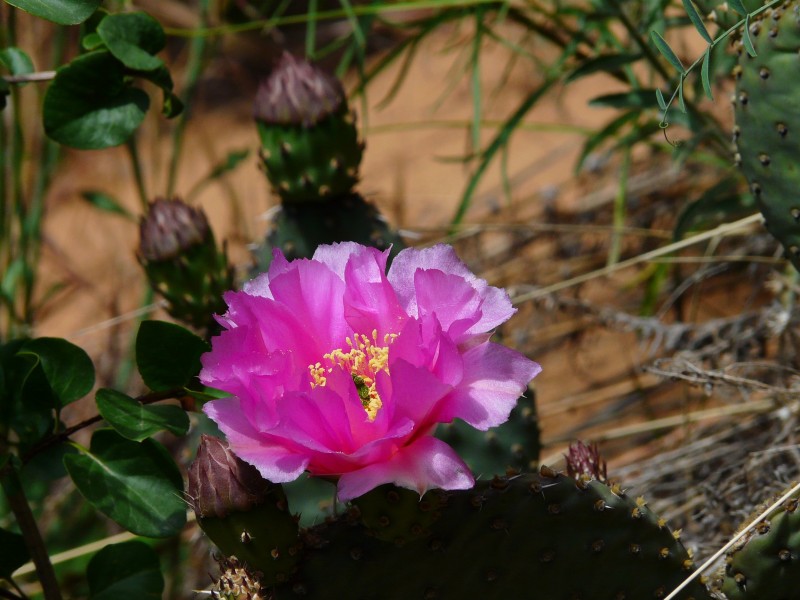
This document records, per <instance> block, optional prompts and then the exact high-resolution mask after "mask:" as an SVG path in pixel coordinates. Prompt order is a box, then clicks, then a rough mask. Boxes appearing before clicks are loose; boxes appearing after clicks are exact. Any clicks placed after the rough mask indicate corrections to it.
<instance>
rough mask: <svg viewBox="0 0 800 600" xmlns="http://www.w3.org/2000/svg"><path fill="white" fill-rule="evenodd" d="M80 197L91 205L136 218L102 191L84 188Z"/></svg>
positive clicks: (131, 218) (129, 217)
mask: <svg viewBox="0 0 800 600" xmlns="http://www.w3.org/2000/svg"><path fill="white" fill-rule="evenodd" d="M81 198H83V199H84V200H86V201H87V202H88V203H89V204H91V205H92V206H94V207H96V208H98V209H100V210H102V211H105V212H108V213H112V214H116V215H120V216H123V217H126V218H128V219H130V220H134V221H135V220H136V218H135V217H134V216H133V214H131V212H130V211H128V210H127V209H126V208H125V207H123V206H122V205H121V204H120V203H119V202H117V201H116V200H115V199H114V198H112V197H111V196H109V195H108V194H105V193H103V192H96V191H92V190H86V191H85V192H81Z"/></svg>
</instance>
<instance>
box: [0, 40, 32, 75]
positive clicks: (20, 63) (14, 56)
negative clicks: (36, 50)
mask: <svg viewBox="0 0 800 600" xmlns="http://www.w3.org/2000/svg"><path fill="white" fill-rule="evenodd" d="M0 63H2V64H3V66H4V67H5V68H6V69H8V72H9V73H11V74H12V75H27V74H28V73H33V61H32V60H31V57H30V56H28V55H27V54H25V53H24V52H23V51H22V50H20V49H19V48H16V47H13V46H12V47H10V48H3V49H2V50H0Z"/></svg>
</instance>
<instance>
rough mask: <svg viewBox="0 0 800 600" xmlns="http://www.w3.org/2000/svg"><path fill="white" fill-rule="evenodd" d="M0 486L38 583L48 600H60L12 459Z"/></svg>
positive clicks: (34, 520) (0, 473) (4, 467)
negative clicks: (31, 562) (34, 568)
mask: <svg viewBox="0 0 800 600" xmlns="http://www.w3.org/2000/svg"><path fill="white" fill-rule="evenodd" d="M0 484H1V485H2V487H3V491H4V492H5V494H6V499H7V500H8V505H9V506H10V507H11V511H12V512H13V513H14V517H15V518H16V520H17V525H18V526H19V529H20V531H21V532H22V537H23V539H24V540H25V546H26V547H27V549H28V553H29V554H30V556H31V560H32V561H33V564H34V565H35V566H36V574H37V575H38V577H39V583H40V584H41V585H42V592H43V594H44V597H45V600H61V591H60V590H59V587H58V580H57V579H56V573H55V570H54V569H53V564H52V563H51V562H50V556H49V555H48V553H47V548H46V547H45V545H44V539H43V538H42V533H41V532H40V531H39V527H38V526H37V525H36V519H35V518H34V516H33V511H32V510H31V507H30V504H29V503H28V499H27V498H26V497H25V491H24V490H23V489H22V482H21V481H20V479H19V474H18V473H17V467H16V466H15V465H14V464H12V461H11V459H8V461H7V462H6V464H5V465H4V466H3V468H2V470H0Z"/></svg>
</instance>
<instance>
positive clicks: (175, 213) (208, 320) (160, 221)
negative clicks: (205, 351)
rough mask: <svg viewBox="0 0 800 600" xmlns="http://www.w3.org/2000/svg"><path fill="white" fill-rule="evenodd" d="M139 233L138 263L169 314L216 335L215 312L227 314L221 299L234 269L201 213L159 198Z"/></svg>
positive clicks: (174, 201)
mask: <svg viewBox="0 0 800 600" xmlns="http://www.w3.org/2000/svg"><path fill="white" fill-rule="evenodd" d="M139 232H140V243H139V252H138V255H139V262H140V263H141V264H142V266H143V267H144V270H145V272H146V273H147V278H148V280H149V282H150V285H151V286H152V287H153V289H154V290H156V291H157V292H158V293H159V294H161V295H162V296H163V297H164V299H165V300H166V301H167V312H169V314H171V315H172V316H173V317H175V318H176V319H180V320H182V321H185V322H187V323H189V324H190V325H192V326H194V327H196V328H198V329H205V330H206V331H207V332H208V333H212V332H215V331H216V328H217V324H216V321H215V320H214V313H219V314H222V313H224V312H225V303H224V302H223V300H222V294H223V293H225V292H226V291H227V290H229V289H230V288H232V287H233V269H232V268H231V267H230V266H229V265H228V258H227V256H226V254H225V250H224V249H223V250H219V249H217V245H216V242H215V241H214V234H213V233H212V231H211V228H210V227H209V225H208V219H207V218H206V215H205V213H203V211H202V210H200V209H197V208H193V207H191V206H189V205H188V204H185V203H183V202H181V201H180V200H177V199H175V200H164V199H157V200H155V201H154V202H152V203H151V204H150V207H149V210H148V211H147V214H146V215H145V216H144V217H142V220H141V223H140V226H139Z"/></svg>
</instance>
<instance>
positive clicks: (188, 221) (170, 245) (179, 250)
mask: <svg viewBox="0 0 800 600" xmlns="http://www.w3.org/2000/svg"><path fill="white" fill-rule="evenodd" d="M209 231H210V229H209V226H208V219H207V218H206V215H205V213H204V212H203V211H202V210H199V209H197V208H193V207H191V206H189V205H188V204H185V203H183V202H181V201H180V200H177V199H176V200H165V199H163V198H158V199H156V200H155V201H154V202H152V203H151V204H150V210H148V212H147V215H146V216H144V217H142V220H141V222H140V224H139V233H140V245H139V253H140V254H141V256H142V258H144V259H146V260H148V261H162V260H169V259H171V258H175V257H176V256H179V255H181V254H183V253H184V252H186V251H187V250H188V249H189V248H192V247H193V246H197V245H199V244H202V243H203V242H205V241H206V239H207V238H208V234H209Z"/></svg>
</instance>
